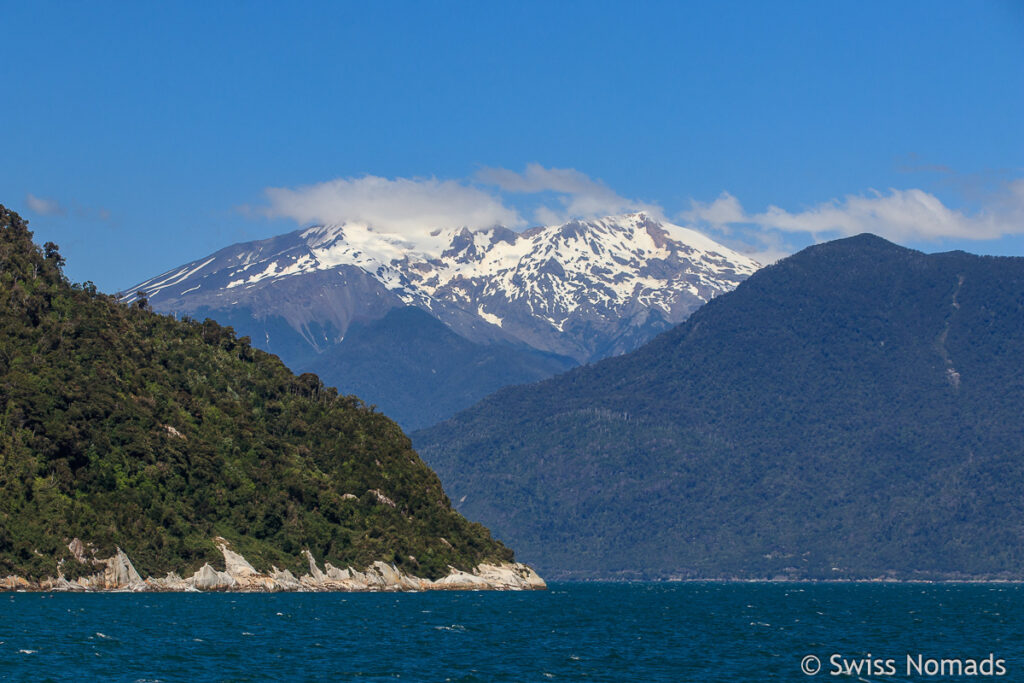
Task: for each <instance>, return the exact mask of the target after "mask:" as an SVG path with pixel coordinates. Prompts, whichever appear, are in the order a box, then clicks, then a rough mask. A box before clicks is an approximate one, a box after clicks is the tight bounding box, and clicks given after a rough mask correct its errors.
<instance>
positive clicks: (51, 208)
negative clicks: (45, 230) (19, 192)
mask: <svg viewBox="0 0 1024 683" xmlns="http://www.w3.org/2000/svg"><path fill="white" fill-rule="evenodd" d="M25 203H26V204H27V205H28V208H29V209H30V210H31V211H33V212H34V213H37V214H39V215H40V216H63V215H65V214H66V213H67V210H65V208H64V207H63V206H61V204H60V202H58V201H57V200H56V199H45V198H43V197H37V196H35V195H34V194H27V195H25Z"/></svg>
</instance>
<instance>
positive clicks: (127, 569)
mask: <svg viewBox="0 0 1024 683" xmlns="http://www.w3.org/2000/svg"><path fill="white" fill-rule="evenodd" d="M217 540H218V541H221V542H220V543H218V547H219V548H220V551H221V553H222V554H223V556H224V571H219V570H217V569H215V568H214V567H213V566H212V565H211V564H210V563H206V564H204V565H203V566H202V567H200V568H199V569H198V570H197V571H196V572H195V573H194V574H192V576H190V577H188V578H182V577H181V576H180V575H178V574H177V573H175V572H169V573H168V574H167V575H166V576H165V577H163V578H157V577H152V576H150V577H147V578H145V579H143V578H142V576H141V575H140V574H139V573H138V571H136V569H135V567H134V565H133V564H132V561H131V559H129V557H128V555H127V554H125V552H124V551H123V550H121V549H120V548H118V549H117V552H116V553H115V554H114V555H113V557H109V558H106V559H87V558H86V557H85V556H84V554H83V553H82V552H81V549H82V548H83V544H82V542H81V541H80V540H79V539H77V538H76V539H74V540H73V541H71V543H70V544H69V546H68V547H69V549H71V551H72V552H73V553H74V554H75V557H76V559H77V561H78V562H79V563H81V564H90V563H91V564H93V565H95V566H96V567H97V568H98V571H97V572H96V573H94V574H91V575H89V576H83V577H79V578H77V579H73V580H69V579H67V578H65V577H64V576H63V573H62V572H61V571H60V569H59V567H58V576H57V578H52V577H48V578H45V579H42V580H40V581H31V580H28V579H26V578H24V577H21V576H8V577H6V578H2V579H0V591H8V592H9V591H26V592H28V591H32V592H83V593H89V592H133V593H141V592H158V593H193V592H207V591H219V592H238V593H278V592H309V593H316V592H420V591H428V590H509V591H520V590H546V589H547V584H546V583H545V582H544V579H542V578H541V577H540V576H539V575H538V574H537V572H535V571H534V570H533V569H532V568H530V567H528V566H526V565H524V564H522V563H519V562H504V563H501V564H486V563H481V564H479V565H477V566H476V568H475V569H474V570H473V571H472V572H466V571H462V570H460V569H456V568H455V567H449V572H448V574H447V575H446V576H443V577H441V578H440V579H437V580H431V579H423V578H420V577H417V576H414V575H412V574H406V573H404V572H402V571H401V570H400V569H397V568H396V567H395V566H394V565H391V564H387V563H385V562H381V561H377V562H374V563H373V564H371V565H370V566H369V567H367V568H366V569H365V570H364V571H358V570H356V569H353V568H352V567H347V568H345V569H339V568H338V567H335V566H333V565H332V564H331V563H330V562H326V563H325V564H324V569H320V567H319V566H317V562H316V558H314V557H313V554H312V553H310V552H309V551H308V550H304V551H302V555H303V556H304V557H305V558H306V560H307V561H308V562H309V572H308V573H307V574H303V575H301V576H298V577H296V576H295V575H294V574H293V573H292V572H291V571H289V570H287V569H284V570H281V569H278V568H277V567H271V569H270V571H269V572H260V571H257V570H256V569H255V568H254V567H253V566H252V565H251V564H249V562H248V560H246V559H245V557H243V556H242V555H240V554H239V553H236V552H234V551H233V550H231V549H230V548H228V546H227V544H226V543H224V542H223V541H222V539H217Z"/></svg>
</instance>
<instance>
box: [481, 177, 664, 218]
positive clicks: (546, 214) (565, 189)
mask: <svg viewBox="0 0 1024 683" xmlns="http://www.w3.org/2000/svg"><path fill="white" fill-rule="evenodd" d="M476 180H478V181H479V182H481V183H484V184H487V185H495V186H497V187H498V188H499V189H501V190H502V191H504V192H511V193H520V194H541V193H548V192H550V193H553V194H555V195H558V196H557V198H556V202H557V203H558V205H559V206H556V207H552V206H546V205H542V206H540V207H539V208H537V209H535V211H534V218H535V220H536V221H537V222H538V223H541V224H553V223H562V222H565V221H566V220H568V219H570V218H595V217H599V216H607V215H610V214H619V213H627V212H630V211H640V210H643V211H648V212H650V213H652V214H654V215H657V216H661V215H662V209H661V207H660V206H657V205H655V204H648V203H645V202H640V201H637V200H634V199H627V198H625V197H622V196H620V195H619V194H618V193H616V192H615V191H614V190H612V189H611V188H610V187H608V186H607V185H605V184H604V183H603V182H601V181H600V180H594V179H593V178H591V177H590V176H588V175H587V174H585V173H581V172H580V171H577V170H576V169H574V168H545V167H544V166H541V165H540V164H527V166H526V170H524V171H523V172H522V173H518V172H516V171H511V170H509V169H506V168H483V169H481V170H480V171H479V172H477V174H476Z"/></svg>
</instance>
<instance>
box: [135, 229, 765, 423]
mask: <svg viewBox="0 0 1024 683" xmlns="http://www.w3.org/2000/svg"><path fill="white" fill-rule="evenodd" d="M757 267H758V265H757V264H756V263H755V262H753V261H752V260H750V259H749V258H747V257H745V256H743V255H741V254H738V253H736V252H734V251H731V250H729V249H728V248H726V247H723V246H722V245H719V244H717V243H715V242H713V241H712V240H710V239H708V238H706V237H704V236H703V235H701V234H699V233H696V232H694V231H692V230H688V229H686V228H682V227H679V226H676V225H672V224H670V223H665V222H661V221H658V220H656V219H654V218H652V217H651V216H649V215H647V214H645V213H636V214H629V215H624V216H614V217H608V218H604V219H598V220H591V221H572V222H569V223H566V224H564V225H558V226H550V227H539V228H533V229H531V230H527V231H525V232H522V233H517V232H514V231H512V230H509V229H507V228H502V227H494V228H491V229H487V230H480V231H475V232H472V231H469V230H467V229H462V230H433V231H429V232H428V231H427V230H424V231H423V233H422V234H421V235H419V236H416V237H408V236H400V235H395V234H389V233H384V232H379V231H376V230H374V229H373V228H372V227H371V226H367V225H362V224H351V223H349V224H344V225H336V226H321V227H313V228H309V229H306V230H300V231H296V232H293V233H290V234H287V235H282V236H279V237H275V238H272V239H268V240H262V241H258V242H250V243H246V244H239V245H234V246H232V247H228V248H226V249H222V250H221V251H219V252H217V253H215V254H213V255H211V256H208V257H206V258H202V259H199V260H197V261H194V262H192V263H189V264H186V265H184V266H182V267H180V268H177V269H174V270H172V271H169V272H167V273H164V274H162V275H160V276H157V277H155V278H151V279H149V280H147V281H145V282H142V283H139V284H138V285H136V286H134V287H131V288H129V289H128V290H126V291H125V295H124V298H125V300H127V301H131V300H132V299H133V298H134V297H135V296H137V292H139V291H143V292H145V293H146V295H147V296H148V298H149V301H150V304H151V305H152V306H153V308H154V309H155V310H158V311H161V312H166V313H174V314H177V315H188V316H191V317H194V318H204V317H211V318H213V319H215V320H217V321H219V322H221V323H222V324H229V325H231V326H233V327H234V328H235V330H236V331H237V332H239V333H240V334H243V335H247V336H249V337H251V338H252V340H253V344H254V345H256V346H257V347H259V348H262V349H265V350H268V351H271V352H272V353H276V354H278V355H279V356H280V357H281V358H282V359H283V360H284V361H285V362H286V363H287V364H289V366H290V367H292V368H293V369H296V370H308V371H311V372H316V373H317V374H320V375H321V376H322V377H323V379H324V380H325V381H326V382H327V383H328V384H336V385H337V386H338V387H339V388H340V389H341V390H342V391H346V392H347V391H351V389H350V387H357V386H358V387H364V388H365V387H367V386H369V385H371V384H374V383H378V382H379V380H380V377H379V374H376V375H375V376H374V377H372V378H370V377H362V376H360V375H354V374H341V373H337V372H336V371H335V370H333V369H332V368H336V367H338V366H340V365H344V364H345V363H342V362H339V361H338V359H337V357H338V356H339V355H341V356H346V358H348V359H349V361H351V360H352V356H353V353H354V351H353V350H352V347H351V345H350V346H349V347H348V348H346V340H347V336H348V335H349V332H350V329H352V326H353V325H356V326H357V328H365V327H366V326H367V325H373V324H374V323H375V322H376V321H381V320H383V319H384V318H385V317H386V316H387V314H388V313H389V312H390V311H393V310H394V309H397V308H403V307H414V308H418V309H420V310H421V311H424V312H425V313H427V314H429V317H430V318H433V319H434V320H436V321H440V322H441V323H442V324H443V325H444V326H445V327H447V328H448V330H449V331H450V333H452V334H454V335H456V336H457V337H459V338H461V339H460V343H459V346H461V347H464V348H465V349H466V353H465V355H464V356H460V355H458V354H453V355H452V356H450V358H449V360H453V361H455V362H462V364H463V365H464V366H466V367H473V365H474V360H473V359H474V358H475V357H479V356H481V355H487V354H488V353H491V352H492V351H493V349H495V348H500V349H502V351H501V355H502V356H503V363H504V366H503V368H502V369H501V375H502V377H501V380H500V382H498V380H496V379H495V377H494V376H493V375H492V374H488V373H489V370H487V369H486V368H480V369H479V371H478V372H477V373H476V375H475V376H476V377H477V378H478V379H479V381H476V380H471V381H469V382H468V383H467V382H466V381H460V383H459V385H458V387H455V386H454V385H452V384H451V383H450V382H449V381H448V380H447V379H446V377H447V375H445V374H444V373H441V372H439V368H438V367H418V368H412V369H410V368H406V373H408V372H409V371H410V370H411V371H412V372H413V374H414V375H415V376H416V381H414V382H412V383H411V384H414V385H417V386H420V387H424V389H421V390H420V391H419V392H418V393H409V394H407V395H405V396H402V397H401V401H402V402H404V403H407V404H412V405H420V406H429V405H435V406H436V405H438V404H439V400H440V399H441V397H443V396H445V395H451V394H452V393H454V389H456V388H458V389H460V391H459V392H458V393H460V394H464V395H466V400H467V401H468V402H460V403H459V405H457V406H453V412H454V410H457V409H459V408H463V407H467V406H468V405H470V404H471V403H472V402H473V401H475V400H477V399H479V398H482V397H483V396H484V395H486V394H487V393H489V392H490V391H492V390H493V389H494V388H496V387H497V386H503V385H504V383H506V382H507V383H525V382H531V381H535V380H538V379H543V378H545V377H548V376H550V375H552V374H554V373H555V372H558V371H561V370H564V369H566V368H568V367H571V366H573V365H575V364H578V363H586V362H591V361H595V360H598V359H601V358H604V357H607V356H611V355H616V354H619V353H623V352H626V351H630V350H632V349H634V348H636V347H637V346H639V345H640V344H642V343H644V342H645V341H647V340H648V339H650V338H651V337H653V336H654V335H656V334H657V333H659V332H662V331H664V330H666V329H668V328H669V327H671V326H673V325H675V324H677V323H679V322H681V321H682V320H684V319H686V317H687V316H688V315H689V314H690V313H691V312H693V311H694V310H695V309H696V308H697V307H699V306H700V305H701V304H703V303H704V302H706V301H708V300H710V299H712V298H713V297H715V296H717V295H719V294H721V293H724V292H727V291H730V290H731V289H733V288H734V287H735V286H736V285H737V284H739V283H740V282H741V281H742V280H743V279H745V278H746V277H748V276H749V275H750V274H751V273H753V272H754V271H755V270H756V269H757ZM421 322H422V323H423V325H424V326H429V325H430V322H429V321H428V320H426V319H424V320H422V321H421ZM406 329H407V330H408V331H410V333H411V334H410V337H409V338H408V339H402V338H400V337H396V338H394V339H393V341H394V345H396V346H398V347H401V346H402V345H403V344H404V345H405V346H406V348H408V349H409V350H410V351H411V350H412V349H413V348H414V347H415V344H416V342H415V341H414V339H413V338H414V337H420V338H422V337H423V336H424V335H425V334H426V330H425V328H424V327H423V326H416V325H406ZM413 332H414V333H413ZM539 359H540V361H539ZM360 365H366V363H363V362H362V360H361V359H355V361H354V362H347V367H349V369H350V370H351V369H352V368H353V367H355V366H360ZM403 376H404V377H408V374H405V375H403ZM393 379H394V380H395V381H397V380H398V379H399V378H397V377H396V378H393ZM389 381H390V380H386V381H385V382H384V383H385V384H387V383H389ZM391 383H394V382H391ZM407 384H409V383H407ZM363 397H364V398H365V399H366V400H367V401H368V402H370V403H376V404H378V405H380V406H381V407H382V408H384V409H385V410H386V411H389V414H392V415H393V416H394V417H395V418H396V419H397V420H398V421H399V423H401V424H403V425H404V426H406V427H409V428H415V427H418V426H425V425H426V424H430V423H431V422H432V421H434V420H435V419H437V418H438V415H436V414H432V415H426V414H422V413H421V412H419V411H417V410H413V411H412V412H411V413H410V412H407V411H404V410H403V409H401V408H400V407H399V406H397V405H395V403H394V402H395V396H394V394H390V393H387V394H386V393H381V394H379V395H374V394H373V393H372V391H371V393H369V394H363ZM391 408H397V409H398V410H397V411H395V410H391ZM435 412H436V411H435ZM453 412H448V413H446V414H444V415H440V417H447V416H448V415H451V414H453Z"/></svg>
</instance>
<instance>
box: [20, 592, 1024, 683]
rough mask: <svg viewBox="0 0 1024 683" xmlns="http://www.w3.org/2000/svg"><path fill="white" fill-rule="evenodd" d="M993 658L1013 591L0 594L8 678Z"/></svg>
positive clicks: (519, 674) (567, 670) (768, 667)
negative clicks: (809, 658)
mask: <svg viewBox="0 0 1024 683" xmlns="http://www.w3.org/2000/svg"><path fill="white" fill-rule="evenodd" d="M990 653H992V654H993V655H994V658H995V659H1002V660H1004V664H1003V666H1004V668H1005V669H1006V674H1005V676H1002V677H996V678H998V679H999V680H1013V681H1024V586H1019V585H953V586H950V585H863V584H861V585H812V584H650V583H646V584H644V583H637V584H555V585H553V586H552V588H551V590H549V591H546V592H534V593H489V592H478V593H420V594H380V593H378V594H323V593H321V594H277V595H241V594H184V595H183V594H150V595H147V594H94V595H72V594H38V593H36V594H32V593H22V594H0V677H2V678H4V679H5V680H33V681H41V680H123V681H255V680H281V681H302V680H349V679H357V680H369V681H385V680H387V681H393V680H407V681H547V680H591V681H621V680H637V681H762V680H784V681H789V680H793V681H799V680H812V679H811V678H810V677H808V676H806V675H805V674H803V673H802V672H801V662H802V660H803V659H804V657H806V656H808V655H814V656H816V657H818V659H819V660H820V662H821V670H820V672H819V673H818V674H817V676H815V677H814V678H815V679H825V680H837V679H838V680H862V681H892V680H903V681H906V680H929V681H937V680H979V678H982V679H984V678H985V677H979V676H970V677H967V676H965V677H962V678H961V677H957V676H955V675H953V676H942V675H927V673H925V674H922V675H918V674H917V673H916V672H912V675H911V676H909V677H908V676H906V675H905V673H906V672H905V671H904V669H905V658H906V656H907V655H908V654H909V655H911V656H920V657H923V660H922V661H923V662H924V663H925V665H926V666H927V660H928V659H929V658H935V659H939V658H948V659H951V658H960V659H961V660H964V659H965V658H973V659H975V660H979V661H980V660H982V658H985V657H988V655H989V654H990ZM833 654H838V655H841V656H842V657H843V658H844V660H846V661H851V662H856V661H861V660H866V659H867V658H868V655H869V654H870V655H871V658H872V660H873V661H877V660H882V661H883V662H884V661H885V659H887V658H892V659H893V660H894V664H895V667H894V668H896V669H897V671H896V673H895V674H889V673H888V672H887V671H882V673H881V674H880V675H879V674H878V673H877V672H875V673H872V672H870V671H864V670H862V673H861V674H854V675H852V676H846V675H845V674H844V675H843V676H839V677H836V676H832V675H830V673H831V672H832V671H833V665H832V664H831V662H830V656H831V655H833ZM810 663H811V664H813V661H812V662H810ZM874 666H875V667H881V666H882V665H881V664H877V663H876V664H875V665H874ZM882 668H884V667H882ZM947 672H948V670H947ZM988 680H991V679H988Z"/></svg>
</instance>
